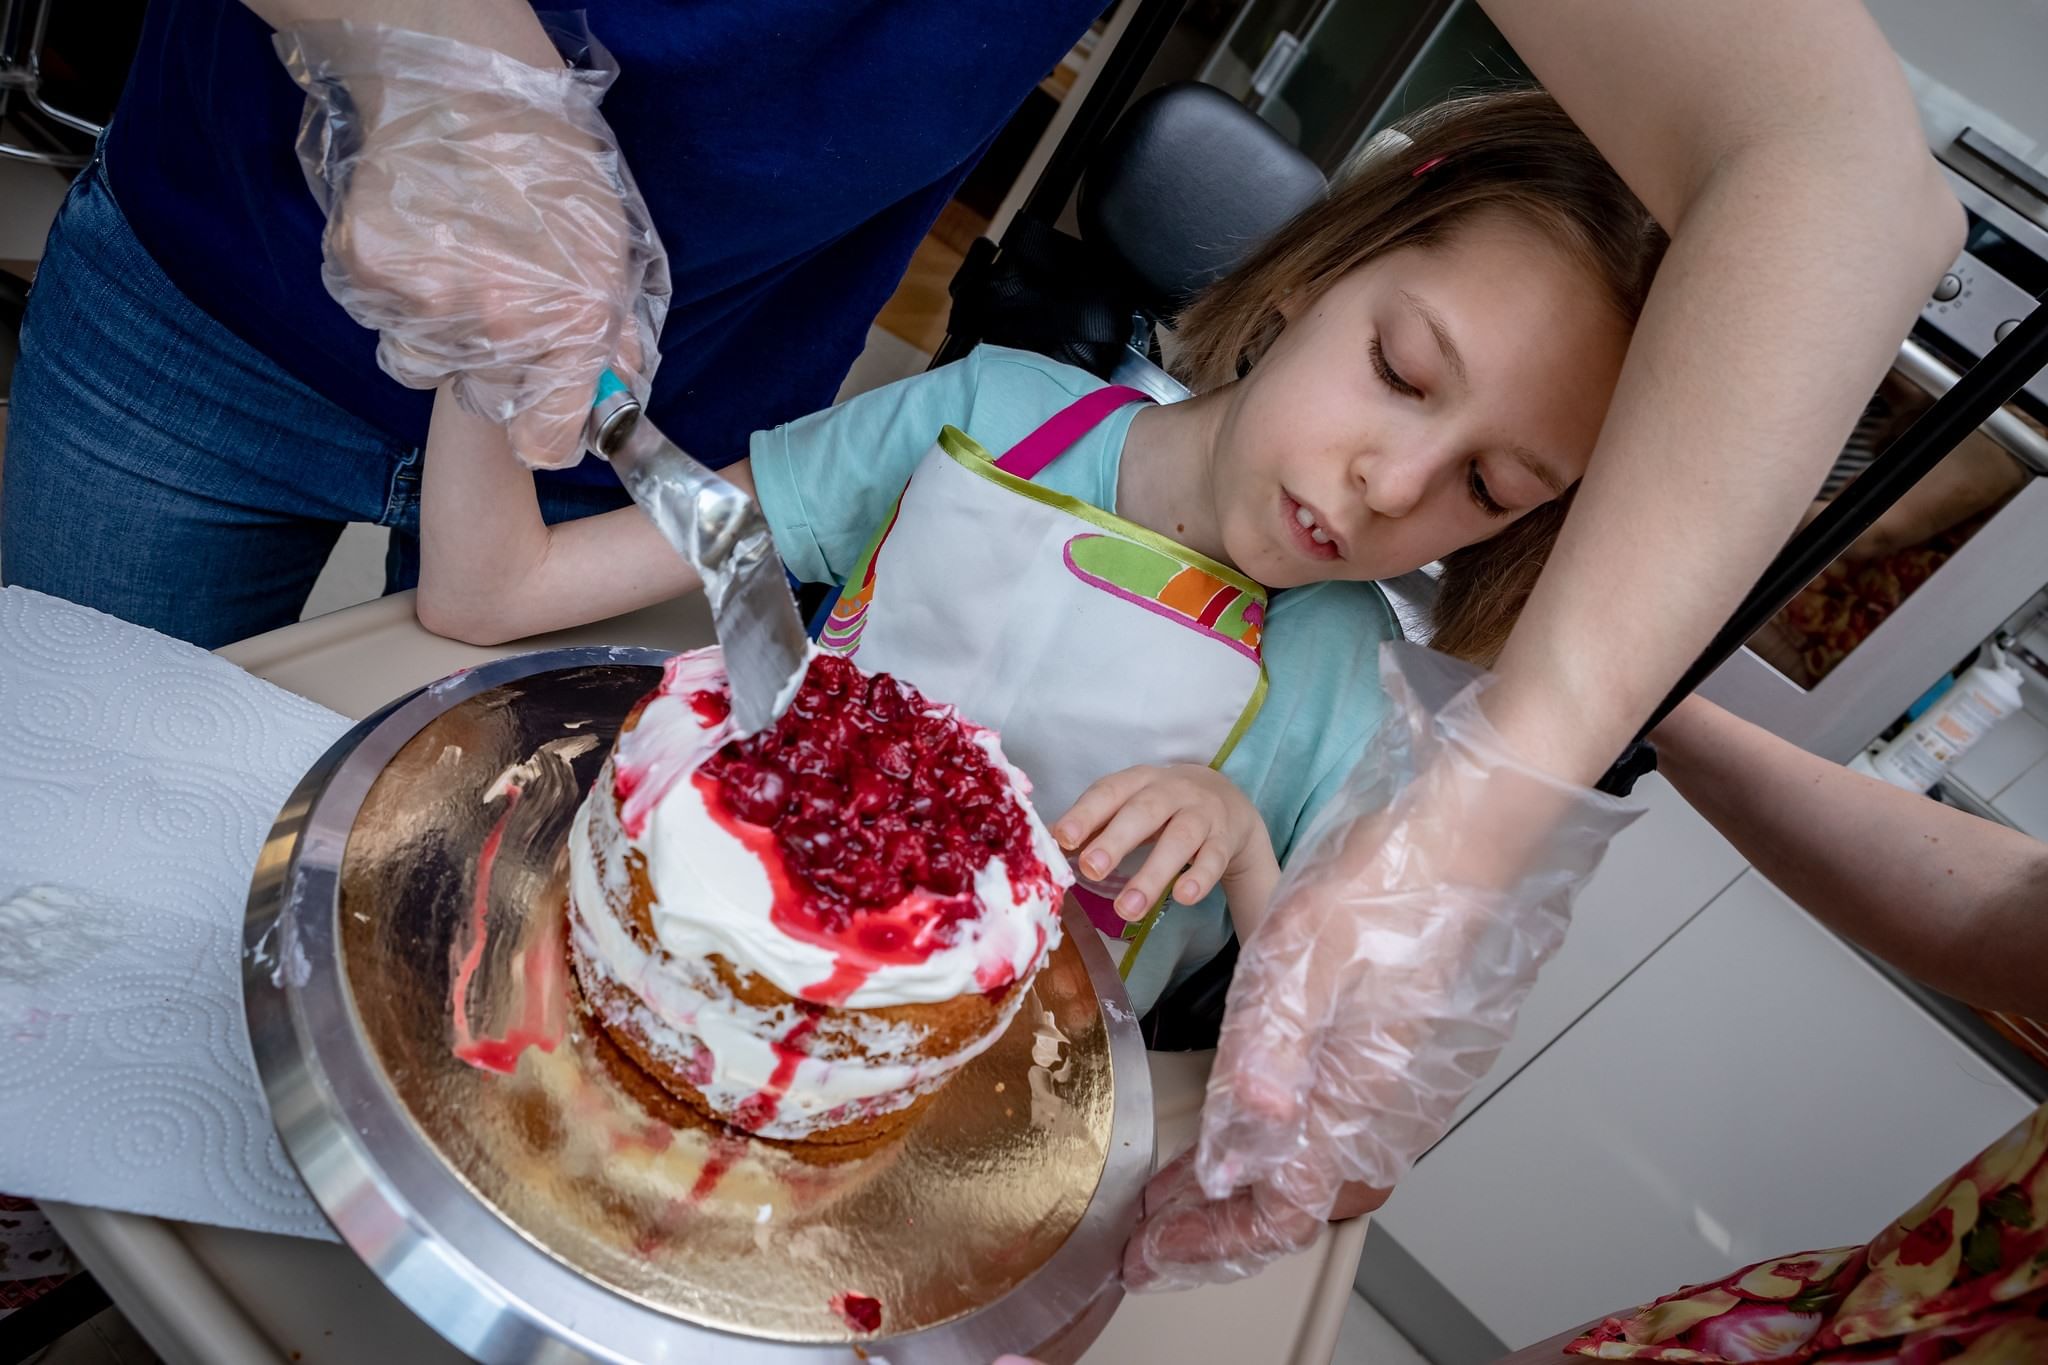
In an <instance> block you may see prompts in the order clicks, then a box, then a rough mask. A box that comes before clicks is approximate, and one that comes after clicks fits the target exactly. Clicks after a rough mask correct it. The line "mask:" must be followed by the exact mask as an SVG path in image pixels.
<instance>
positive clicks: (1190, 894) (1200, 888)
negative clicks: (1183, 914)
mask: <svg viewBox="0 0 2048 1365" xmlns="http://www.w3.org/2000/svg"><path fill="white" fill-rule="evenodd" d="M1229 866H1230V854H1229V852H1228V851H1226V850H1225V849H1224V847H1223V845H1222V844H1220V843H1218V842H1217V841H1216V840H1214V839H1211V840H1209V841H1208V842H1206V843H1204V844H1203V845H1202V848H1201V851H1200V852H1199V853H1197V854H1195V856H1194V860H1193V861H1192V862H1190V863H1189V864H1188V870H1187V871H1186V872H1183V873H1182V874H1181V877H1180V880H1179V881H1177V882H1175V883H1174V884H1173V898H1174V899H1175V900H1177V901H1179V902H1180V903H1181V904H1182V905H1193V904H1194V903H1195V902H1196V901H1199V900H1200V899H1202V897H1204V896H1206V895H1208V894H1209V892H1210V891H1211V890H1213V889H1214V888H1215V886H1216V883H1217V882H1219V881H1221V880H1222V879H1223V873H1224V870H1225V869H1227V868H1228V867H1229Z"/></svg>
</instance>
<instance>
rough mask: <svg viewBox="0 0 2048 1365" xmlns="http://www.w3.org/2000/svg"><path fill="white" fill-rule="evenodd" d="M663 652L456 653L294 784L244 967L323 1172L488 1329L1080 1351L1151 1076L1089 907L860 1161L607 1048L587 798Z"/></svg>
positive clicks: (788, 1350)
mask: <svg viewBox="0 0 2048 1365" xmlns="http://www.w3.org/2000/svg"><path fill="white" fill-rule="evenodd" d="M665 657H666V656H665V655H664V654H663V653H661V652H660V651H656V650H648V649H609V650H607V649H572V650H557V651H551V652H546V653H539V654H527V655H521V656H516V657H513V658H509V659H503V660H500V661H498V662H495V663H491V664H487V665H484V666H482V667H479V668H475V669H471V670H468V671H466V672H463V673H458V674H456V675H454V676H452V677H449V678H446V679H443V680H442V681H440V682H437V683H434V684H432V685H430V686H428V687H425V688H422V689H420V690H419V691H417V692H415V693H412V694H411V695H409V696H407V697H404V698H401V699H400V700H398V701H396V702H393V703H392V704H391V705H389V706H387V707H385V708H384V709H383V710H382V711H380V712H378V713H377V714H375V715H373V716H370V717H369V718H367V719H365V720H364V721H363V722H362V723H361V724H359V725H357V726H356V727H355V728H354V729H353V730H351V731H350V732H349V733H348V734H347V735H345V736H343V737H342V739H341V740H340V741H338V742H337V743H336V744H335V746H334V747H333V748H332V749H331V750H329V751H328V753H327V754H326V755H325V756H324V757H323V758H322V759H321V761H320V762H319V763H318V764H317V765H315V767H314V768H313V770H312V771H311V772H309V773H307V775H306V777H305V778H304V780H303V781H301V782H300V784H299V786H298V789H297V790H296V791H294V792H293V794H292V796H291V799H290V800H289V801H288V802H287V803H286V806H285V808H284V810H283V812H282V813H281V814H280V816H279V817H278V821H277V824H276V826H275V827H274V828H273V830H272V832H271V836H270V838H269V840H268V841H267V842H266V843H265V846H264V849H263V853H262V855H261V856H260V858H259V859H258V863H257V868H256V876H255V882H254V885H253V887H252V889H251V891H250V897H249V916H248V921H247V925H246V927H245V940H244V992H243V993H244V1000H245V1004H246V1008H247V1012H248V1017H249V1033H250V1038H251V1041H252V1045H253V1048H254V1052H255V1057H256V1064H257V1069H258V1071H259V1072H260V1073H261V1075H262V1078H263V1084H264V1088H265V1090H266V1093H267V1095H268V1098H269V1102H270V1108H271V1114H272V1117H273V1119H274V1120H275V1121H276V1123H277V1125H278V1129H279V1131H280V1132H281V1133H282V1135H283V1138H284V1143H285V1148H286V1150H287V1151H288V1152H289V1153H290V1155H291V1158H292V1160H293V1161H294V1162H295V1163H296V1164H297V1166H298V1168H299V1171H300V1174H301V1175H303V1176H304V1177H305V1180H306V1184H307V1186H308V1187H309V1188H310V1189H311V1191H312V1193H313V1197H314V1199H315V1200H316V1201H318V1203H319V1204H320V1206H321V1208H322V1209H323V1210H324V1211H325V1212H326V1214H327V1217H328V1219H329V1220H330V1221H331V1222H332V1223H333V1224H334V1226H335V1228H336V1230H337V1231H338V1232H339V1233H340V1234H341V1237H342V1239H343V1240H344V1241H345V1242H347V1243H348V1245H349V1246H350V1247H351V1248H352V1249H353V1250H354V1251H355V1252H356V1253H357V1254H358V1255H360V1256H361V1257H362V1258H363V1260H364V1261H365V1263H366V1264H368V1266H369V1267H370V1269H371V1270H372V1271H373V1272H374V1273H375V1274H377V1276H378V1277H379V1278H380V1279H382V1280H383V1281H384V1283H385V1284H386V1285H387V1286H388V1287H389V1288H390V1289H391V1290H392V1292H393V1293H395V1294H396V1295H397V1296H398V1297H399V1298H400V1299H401V1300H403V1301H404V1302H405V1303H406V1305H407V1306H408V1307H410V1308H411V1309H412V1310H413V1311H414V1312H415V1313H417V1314H418V1315H419V1316H420V1317H421V1318H423V1319H424V1320H425V1321H426V1322H427V1323H428V1324H429V1325H431V1326H432V1327H434V1328H435V1329H436V1330H437V1331H439V1332H440V1333H441V1334H442V1335H443V1336H445V1337H447V1338H448V1340H449V1341H451V1342H452V1343H454V1344H455V1345H456V1346H457V1347H459V1348H461V1349H462V1350H464V1351H466V1352H467V1353H469V1354H470V1355H472V1356H474V1357H476V1358H477V1359H480V1360H484V1361H489V1362H499V1361H569V1360H602V1361H664V1362H668V1361H673V1362H694V1361H704V1362H713V1361H715V1362H719V1363H720V1365H725V1362H733V1363H734V1365H753V1363H755V1362H760V1363H762V1365H766V1363H768V1362H789V1361H803V1362H806V1365H811V1363H813V1362H818V1361H824V1360H835V1359H836V1360H845V1361H853V1360H866V1361H887V1362H889V1363H890V1365H916V1363H918V1362H944V1363H945V1365H958V1362H963V1361H966V1362H978V1361H985V1360H988V1359H991V1358H993V1357H994V1356H996V1355H998V1354H1000V1353H1002V1352H1004V1351H1020V1350H1021V1351H1036V1352H1038V1353H1041V1354H1044V1355H1046V1356H1047V1357H1048V1358H1069V1359H1070V1358H1072V1357H1073V1356H1075V1355H1078V1354H1079V1352H1080V1351H1081V1350H1082V1349H1084V1348H1085V1347H1086V1345H1087V1344H1088V1342H1089V1341H1091V1340H1093V1338H1094V1336H1095V1335H1096V1333H1097V1332H1099V1331H1100V1329H1101V1326H1102V1324H1103V1323H1104V1322H1105V1321H1107V1319H1108V1316H1109V1314H1110V1312H1111V1311H1113V1310H1114V1308H1115V1306H1116V1304H1117V1302H1118V1301H1119V1300H1120V1298H1121V1290H1120V1289H1119V1287H1118V1277H1117V1270H1118V1262H1119V1258H1120V1255H1121V1251H1122V1244H1123V1240H1124V1237H1125V1235H1126V1234H1127V1232H1128V1230H1129V1228H1130V1227H1131V1226H1132V1224H1133V1223H1134V1221H1135V1218H1136V1213H1137V1205H1138V1200H1139V1197H1140V1195H1141V1193H1142V1190H1143V1187H1144V1182H1145V1179H1146V1176H1147V1174H1148V1172H1149V1170H1150V1167H1151V1160H1152V1099H1151V1086H1150V1079H1149V1075H1148V1072H1147V1068H1146V1063H1145V1056H1144V1048H1143V1044H1142V1042H1141V1040H1140V1039H1139V1036H1138V1032H1137V1025H1136V1020H1135V1019H1134V1018H1133V1017H1132V1014H1131V1011H1130V1008H1129V1003H1128V1000H1127V997H1126V996H1125V994H1124V991H1123V986H1122V983H1121V982H1120V981H1119V980H1118V978H1117V975H1116V971H1115V969H1114V968H1113V967H1112V966H1111V964H1110V962H1109V958H1108V954H1107V953H1106V951H1105V950H1104V948H1103V947H1102V944H1101V942H1100V941H1099V939H1098V938H1097V936H1096V934H1095V933H1094V932H1093V931H1092V930H1091V929H1090V928H1089V926H1088V924H1087V921H1086V919H1085V917H1083V916H1081V915H1080V914H1079V913H1078V912H1076V911H1075V910H1074V909H1073V908H1072V906H1071V904H1070V906H1069V911H1068V917H1067V926H1068V932H1067V934H1066V935H1065V941H1064V942H1063V943H1062V945H1061V946H1060V948H1059V949H1058V950H1057V951H1056V952H1055V953H1054V954H1053V955H1052V957H1051V959H1050V960H1049V961H1048V962H1047V964H1046V966H1045V968H1044V969H1043V970H1042V971H1041V972H1040V973H1039V975H1038V977H1037V978H1036V979H1035V981H1034V982H1033V985H1032V988H1031V989H1032V996H1031V998H1030V999H1028V1000H1027V1001H1026V1003H1025V1007H1024V1008H1023V1009H1022V1010H1021V1011H1020V1012H1019V1014H1018V1017H1017V1019H1016V1021H1015V1023H1014V1024H1013V1026H1012V1027H1011V1028H1010V1029H1009V1031H1008V1032H1007V1033H1006V1034H1005V1035H1004V1036H1003V1038H1002V1039H1000V1040H999V1041H998V1042H997V1043H996V1044H995V1045H994V1046H993V1047H991V1048H990V1049H989V1051H987V1052H986V1053H984V1054H983V1055H982V1056H980V1057H979V1058H977V1059H976V1060H975V1061H974V1062H973V1063H971V1064H970V1065H969V1066H968V1067H966V1068H964V1069H963V1070H962V1072H961V1073H960V1075H959V1076H957V1077H956V1078H955V1079H954V1080H953V1081H952V1082H951V1083H950V1084H949V1085H948V1086H947V1087H946V1088H945V1089H944V1090H943V1091H941V1092H940V1094H939V1095H938V1096H937V1097H936V1098H935V1100H934V1101H933V1102H932V1104H931V1106H930V1107H929V1108H928V1109H927V1110H926V1111H925V1113H924V1114H923V1115H921V1116H920V1118H919V1119H918V1121H917V1123H916V1125H915V1126H914V1128H913V1129H912V1130H911V1131H910V1132H909V1133H908V1134H907V1135H905V1136H904V1137H902V1138H901V1139H899V1140H897V1141H895V1142H893V1143H890V1144H889V1145H887V1146H886V1147H884V1148H882V1149H880V1150H877V1151H875V1152H873V1153H870V1154H868V1155H866V1156H863V1157H860V1158H857V1159H855V1160H851V1161H841V1162H835V1163H831V1164H816V1163H814V1162H811V1161H808V1160H806V1159H804V1158H803V1157H802V1155H801V1154H793V1153H792V1152H790V1151H789V1150H786V1149H784V1148H781V1147H779V1146H777V1145H776V1144H772V1143H763V1142H756V1141H752V1140H748V1139H744V1138H739V1137H736V1136H734V1135H732V1134H730V1133H726V1132H724V1131H722V1130H716V1129H714V1128H712V1127H710V1126H708V1125H697V1124H687V1123H686V1124H683V1125H682V1126H671V1125H670V1124H669V1123H667V1122H664V1121H662V1120H661V1119H659V1118H657V1117H655V1116H654V1115H653V1114H651V1113H650V1112H649V1111H647V1110H646V1109H644V1108H642V1107H641V1105H640V1104H639V1103H637V1102H636V1101H635V1100H634V1099H633V1097H632V1079H631V1078H630V1077H626V1078H624V1080H623V1083H622V1078H621V1077H620V1075H619V1074H618V1073H617V1071H616V1070H615V1066H614V1065H608V1064H607V1060H606V1059H605V1058H604V1057H602V1056H601V1055H600V1051H599V1040H598V1039H597V1038H596V1037H595V1036H594V1035H593V1031H592V1029H591V1028H590V1026H588V1025H587V1024H585V1023H583V1022H581V1021H580V1019H579V1017H578V1014H577V1011H576V1009H575V1002H574V999H573V994H574V987H573V984H572V982H571V981H570V979H569V976H568V974H567V973H566V971H565V970H564V969H563V957H562V942H561V924H562V902H563V888H564V885H565V880H566V871H565V869H566V858H565V849H566V839H567V830H568V824H569V820H570V817H571V816H572V815H573V813H574V811H575V808H576V805H577V804H578V802H580V801H581V800H582V797H583V794H584V793H585V792H586V791H587V790H588V788H589V786H590V783H591V781H592V780H593V779H594V777H595V775H596V772H597V769H598V767H599V765H600V764H601V763H602V761H603V758H604V755H605V754H606V753H607V752H608V751H609V750H610V747H611V742H612V739H613V737H614V736H615V735H616V733H617V730H618V727H619V725H620V723H621V722H622V721H623V719H624V717H625V715H626V712H627V711H628V710H629V709H630V708H631V706H632V704H633V703H634V702H635V701H636V700H638V699H639V697H641V696H642V695H643V694H645V693H646V692H647V691H648V690H650V689H651V688H652V687H653V686H654V684H655V683H656V682H657V681H658V680H659V677H660V668H661V664H662V662H663V660H664V659H665ZM670 1116H671V1117H673V1115H672V1114H671V1115H670ZM849 1296H851V1297H849ZM849 1304H851V1305H852V1306H851V1307H849ZM870 1305H877V1306H879V1311H880V1313H881V1325H880V1328H879V1330H874V1331H869V1330H865V1323H866V1322H867V1321H869V1317H868V1315H869V1313H870V1311H871V1308H870Z"/></svg>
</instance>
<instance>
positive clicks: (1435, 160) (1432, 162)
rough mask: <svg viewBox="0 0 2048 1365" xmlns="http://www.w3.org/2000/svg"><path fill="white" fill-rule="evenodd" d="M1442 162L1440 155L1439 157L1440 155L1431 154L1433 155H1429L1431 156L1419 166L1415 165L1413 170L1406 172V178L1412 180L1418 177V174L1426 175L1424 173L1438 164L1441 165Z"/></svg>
mask: <svg viewBox="0 0 2048 1365" xmlns="http://www.w3.org/2000/svg"><path fill="white" fill-rule="evenodd" d="M1443 164H1444V159H1443V158H1442V157H1440V156H1433V157H1431V158H1430V159H1429V160H1427V161H1425V162H1423V163H1422V164H1421V165H1420V166H1417V167H1416V168H1415V169H1414V170H1412V171H1410V172H1409V173H1408V178H1409V179H1410V180H1414V179H1417V178H1419V177H1420V176H1423V175H1426V174H1427V173H1429V172H1430V171H1433V170H1435V169H1436V168H1437V167H1439V166H1441V165H1443Z"/></svg>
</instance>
